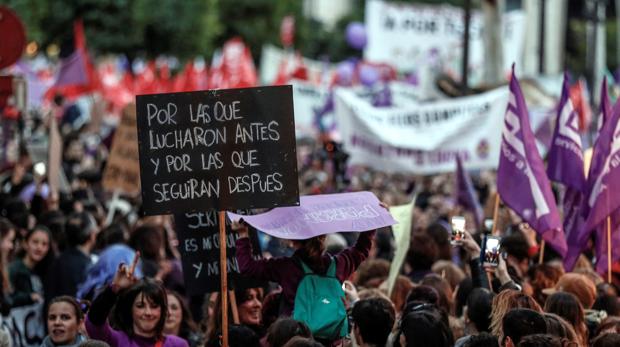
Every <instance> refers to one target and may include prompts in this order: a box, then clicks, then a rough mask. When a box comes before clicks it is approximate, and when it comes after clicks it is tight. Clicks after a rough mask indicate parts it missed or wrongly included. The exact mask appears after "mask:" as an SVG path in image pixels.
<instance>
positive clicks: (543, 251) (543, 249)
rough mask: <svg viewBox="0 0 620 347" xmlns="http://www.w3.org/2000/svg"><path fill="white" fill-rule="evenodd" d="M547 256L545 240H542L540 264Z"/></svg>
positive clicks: (539, 256) (539, 255) (539, 254)
mask: <svg viewBox="0 0 620 347" xmlns="http://www.w3.org/2000/svg"><path fill="white" fill-rule="evenodd" d="M544 257H545V240H542V241H541V242H540V252H539V253H538V264H542V263H543V258H544Z"/></svg>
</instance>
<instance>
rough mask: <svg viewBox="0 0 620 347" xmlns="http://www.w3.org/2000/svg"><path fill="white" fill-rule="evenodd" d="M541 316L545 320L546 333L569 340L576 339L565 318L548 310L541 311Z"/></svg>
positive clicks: (571, 327)
mask: <svg viewBox="0 0 620 347" xmlns="http://www.w3.org/2000/svg"><path fill="white" fill-rule="evenodd" d="M543 317H545V321H546V322H547V334H549V335H553V336H557V337H559V338H564V339H568V340H569V341H575V342H577V341H578V339H577V333H576V332H575V329H573V326H572V325H570V323H569V322H567V321H566V319H564V318H562V317H560V316H558V315H557V314H555V313H550V312H545V313H543Z"/></svg>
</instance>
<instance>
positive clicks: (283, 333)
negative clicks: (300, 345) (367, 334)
mask: <svg viewBox="0 0 620 347" xmlns="http://www.w3.org/2000/svg"><path fill="white" fill-rule="evenodd" d="M295 336H301V337H308V338H312V332H310V328H308V326H307V325H306V324H305V323H304V322H300V321H296V320H294V319H293V318H280V319H278V320H277V321H275V322H274V323H273V324H272V325H271V326H270V327H269V330H268V331H267V342H268V343H269V346H271V347H282V346H284V345H285V344H286V343H287V342H288V341H289V340H290V339H292V338H293V337H295Z"/></svg>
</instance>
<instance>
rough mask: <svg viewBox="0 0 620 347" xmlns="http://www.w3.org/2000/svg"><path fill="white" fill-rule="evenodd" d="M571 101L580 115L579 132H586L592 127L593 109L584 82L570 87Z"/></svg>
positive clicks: (581, 81)
mask: <svg viewBox="0 0 620 347" xmlns="http://www.w3.org/2000/svg"><path fill="white" fill-rule="evenodd" d="M569 94H570V99H571V101H572V102H573V106H574V110H575V111H576V112H577V114H578V115H579V131H580V132H584V131H585V130H586V129H588V126H589V125H590V120H591V119H592V109H590V103H589V102H588V97H587V95H586V86H585V82H584V81H583V80H579V81H578V82H577V83H575V84H574V85H572V86H571V87H570V92H569Z"/></svg>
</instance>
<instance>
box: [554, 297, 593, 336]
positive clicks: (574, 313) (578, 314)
mask: <svg viewBox="0 0 620 347" xmlns="http://www.w3.org/2000/svg"><path fill="white" fill-rule="evenodd" d="M545 311H546V312H550V313H555V314H557V315H558V316H560V317H562V318H564V319H566V321H567V322H568V323H570V324H571V325H572V326H573V327H575V332H576V333H577V334H578V335H579V338H580V340H581V343H584V344H587V341H588V328H587V326H586V323H585V316H584V313H583V306H581V303H580V302H579V299H578V298H577V297H576V296H575V295H574V294H572V293H567V292H557V293H553V294H552V295H551V296H549V297H548V298H547V301H545Z"/></svg>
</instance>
